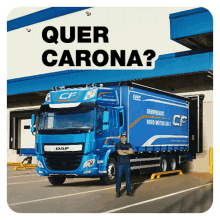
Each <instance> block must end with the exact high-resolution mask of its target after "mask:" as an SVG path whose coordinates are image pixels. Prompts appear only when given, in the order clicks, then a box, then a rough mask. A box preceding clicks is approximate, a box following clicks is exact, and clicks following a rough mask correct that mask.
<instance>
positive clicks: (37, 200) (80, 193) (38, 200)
mask: <svg viewBox="0 0 220 220" xmlns="http://www.w3.org/2000/svg"><path fill="white" fill-rule="evenodd" d="M165 179H166V178H163V179H160V180H157V181H162V180H165ZM148 182H153V181H152V180H148V181H144V182H138V183H133V184H131V185H132V186H133V185H136V184H142V183H148ZM125 185H126V184H122V185H121V186H125ZM115 187H116V186H112V187H108V188H104V189H97V190H92V191H86V192H79V193H74V194H68V195H63V196H55V197H48V198H44V199H36V200H30V201H25V202H18V203H12V204H9V205H20V204H26V203H31V202H40V201H45V200H49V199H58V198H63V197H68V196H76V195H82V194H87V193H92V192H100V191H105V190H109V189H115Z"/></svg>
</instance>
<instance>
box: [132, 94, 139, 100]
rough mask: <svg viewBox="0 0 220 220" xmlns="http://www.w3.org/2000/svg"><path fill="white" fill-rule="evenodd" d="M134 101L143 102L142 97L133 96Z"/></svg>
mask: <svg viewBox="0 0 220 220" xmlns="http://www.w3.org/2000/svg"><path fill="white" fill-rule="evenodd" d="M133 100H136V101H141V96H140V95H133Z"/></svg>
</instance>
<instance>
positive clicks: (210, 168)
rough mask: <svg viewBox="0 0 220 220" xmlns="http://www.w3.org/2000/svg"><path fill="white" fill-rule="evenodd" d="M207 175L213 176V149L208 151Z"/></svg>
mask: <svg viewBox="0 0 220 220" xmlns="http://www.w3.org/2000/svg"><path fill="white" fill-rule="evenodd" d="M209 173H210V174H213V147H210V149H209Z"/></svg>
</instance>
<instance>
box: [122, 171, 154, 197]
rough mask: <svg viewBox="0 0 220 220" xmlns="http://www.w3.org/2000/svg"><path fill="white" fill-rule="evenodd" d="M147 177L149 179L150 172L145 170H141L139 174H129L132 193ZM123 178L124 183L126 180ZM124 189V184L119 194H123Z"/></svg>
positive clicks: (125, 189)
mask: <svg viewBox="0 0 220 220" xmlns="http://www.w3.org/2000/svg"><path fill="white" fill-rule="evenodd" d="M148 179H150V174H149V173H148V172H146V171H142V172H141V173H140V175H139V176H132V175H131V192H132V193H133V194H134V193H135V191H136V190H137V189H138V188H139V187H140V186H141V185H142V184H143V182H145V181H146V180H148ZM123 180H124V181H123V183H125V184H126V181H125V179H124V178H123ZM133 184H134V185H133ZM125 191H127V188H126V186H124V187H123V188H122V190H121V194H123V193H124V192H125Z"/></svg>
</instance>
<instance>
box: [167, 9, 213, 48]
mask: <svg viewBox="0 0 220 220" xmlns="http://www.w3.org/2000/svg"><path fill="white" fill-rule="evenodd" d="M170 33H171V39H172V40H174V41H176V42H178V43H180V44H182V45H184V46H186V47H188V48H190V49H195V48H211V47H213V18H212V14H211V13H210V12H209V11H208V10H207V9H205V8H196V9H192V10H187V11H182V12H178V13H173V14H170Z"/></svg>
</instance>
